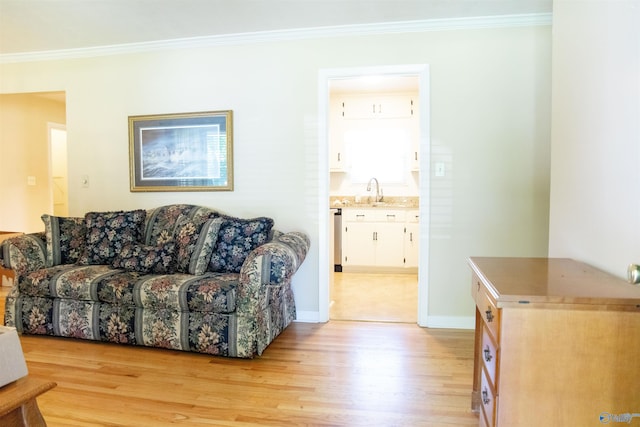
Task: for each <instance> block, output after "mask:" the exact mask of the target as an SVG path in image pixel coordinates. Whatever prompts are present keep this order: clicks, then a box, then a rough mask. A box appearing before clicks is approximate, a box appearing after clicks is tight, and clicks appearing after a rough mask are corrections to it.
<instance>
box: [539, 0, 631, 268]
mask: <svg viewBox="0 0 640 427" xmlns="http://www.w3.org/2000/svg"><path fill="white" fill-rule="evenodd" d="M553 15H554V17H553V49H552V51H553V61H552V62H553V103H552V110H553V119H552V120H553V132H552V160H551V166H552V168H551V214H550V238H549V254H550V255H551V256H556V257H569V258H575V259H578V260H580V261H584V262H587V263H589V264H592V265H594V266H597V267H599V268H601V269H603V270H606V271H608V272H610V273H612V274H615V275H617V276H620V277H625V278H626V268H627V265H628V264H630V263H640V33H639V28H640V2H639V1H637V0H629V1H604V0H597V1H568V0H554V11H553Z"/></svg>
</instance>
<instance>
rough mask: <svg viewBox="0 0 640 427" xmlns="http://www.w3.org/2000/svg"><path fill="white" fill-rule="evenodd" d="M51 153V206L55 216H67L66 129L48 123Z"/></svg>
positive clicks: (63, 126) (60, 125) (62, 126)
mask: <svg viewBox="0 0 640 427" xmlns="http://www.w3.org/2000/svg"><path fill="white" fill-rule="evenodd" d="M47 127H48V130H49V152H50V153H51V167H50V169H49V170H50V179H51V204H52V212H53V215H55V216H63V217H66V216H69V180H68V176H67V175H68V174H67V127H66V126H65V125H62V124H59V123H48V125H47Z"/></svg>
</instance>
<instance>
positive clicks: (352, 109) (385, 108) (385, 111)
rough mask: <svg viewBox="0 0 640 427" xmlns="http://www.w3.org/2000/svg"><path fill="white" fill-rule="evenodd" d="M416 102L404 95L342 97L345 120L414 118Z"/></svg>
mask: <svg viewBox="0 0 640 427" xmlns="http://www.w3.org/2000/svg"><path fill="white" fill-rule="evenodd" d="M414 103H415V100H414V99H413V97H412V96H409V95H404V94H389V95H369V94H368V95H347V96H344V97H342V101H341V106H342V117H344V118H345V119H400V118H408V117H412V116H413V114H414Z"/></svg>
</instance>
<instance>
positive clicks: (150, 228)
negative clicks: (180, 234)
mask: <svg viewBox="0 0 640 427" xmlns="http://www.w3.org/2000/svg"><path fill="white" fill-rule="evenodd" d="M217 216H219V215H218V213H217V212H216V211H215V210H213V209H210V208H206V207H203V206H196V205H189V204H172V205H167V206H161V207H159V208H155V209H151V210H149V211H148V212H147V217H146V220H145V231H144V240H143V242H144V244H145V245H152V246H155V245H157V244H159V243H164V242H167V241H169V240H171V239H173V236H174V234H175V230H176V228H177V226H178V225H179V224H180V222H181V221H182V220H184V219H186V218H188V219H193V220H195V221H201V222H204V221H206V220H207V219H210V218H215V217H217Z"/></svg>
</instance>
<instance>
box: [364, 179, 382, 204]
mask: <svg viewBox="0 0 640 427" xmlns="http://www.w3.org/2000/svg"><path fill="white" fill-rule="evenodd" d="M372 182H375V183H376V199H375V202H376V203H378V202H381V201H382V198H383V197H384V196H383V195H382V190H381V189H380V183H379V182H378V180H377V179H376V178H371V179H370V180H369V183H368V184H367V191H371V183H372Z"/></svg>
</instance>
